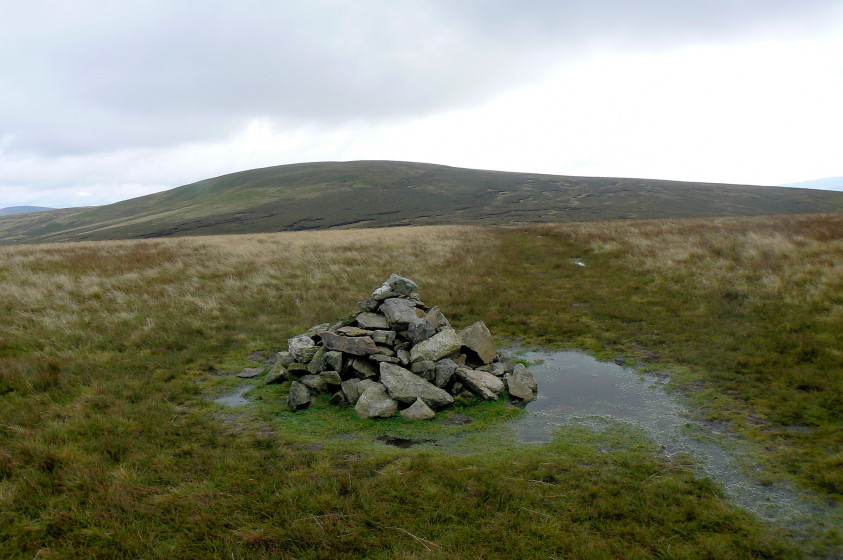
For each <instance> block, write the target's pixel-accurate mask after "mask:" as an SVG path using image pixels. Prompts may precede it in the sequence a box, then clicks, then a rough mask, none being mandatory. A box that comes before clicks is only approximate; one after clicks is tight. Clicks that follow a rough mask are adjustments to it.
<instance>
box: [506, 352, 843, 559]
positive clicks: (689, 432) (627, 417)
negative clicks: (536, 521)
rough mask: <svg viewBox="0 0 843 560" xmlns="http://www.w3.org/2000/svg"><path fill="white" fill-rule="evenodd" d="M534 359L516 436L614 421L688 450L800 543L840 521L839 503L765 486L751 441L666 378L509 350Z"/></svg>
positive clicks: (584, 359)
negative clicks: (668, 386) (671, 388)
mask: <svg viewBox="0 0 843 560" xmlns="http://www.w3.org/2000/svg"><path fill="white" fill-rule="evenodd" d="M509 350H510V351H511V352H512V353H513V354H515V356H516V357H518V358H522V359H524V360H527V361H529V362H530V364H532V365H530V371H531V372H532V373H533V374H534V375H535V377H536V382H537V383H538V386H539V391H538V397H537V398H536V400H535V401H533V402H531V403H528V404H527V405H526V407H525V410H526V411H527V414H525V415H524V416H523V417H522V418H520V419H519V420H517V421H515V422H514V423H513V424H512V428H513V429H514V430H515V432H516V434H517V435H518V437H519V439H521V440H522V441H526V442H542V441H549V440H550V439H551V438H552V436H553V432H554V431H555V430H556V429H557V428H558V427H559V426H562V425H565V424H578V425H586V426H588V427H590V428H592V429H595V430H597V431H599V430H601V429H605V428H609V427H611V423H612V421H621V422H628V423H631V424H633V425H636V426H639V427H640V428H642V429H643V430H644V431H645V432H646V433H647V434H648V436H649V437H650V438H652V439H653V440H654V441H656V442H657V443H658V444H661V446H662V449H663V451H664V453H665V454H666V455H668V456H669V455H673V454H675V453H680V452H681V453H685V454H687V455H688V456H689V457H691V458H692V460H693V462H694V464H695V467H696V468H697V470H698V472H700V473H701V474H703V475H704V476H708V477H709V478H711V479H712V480H714V481H716V482H718V483H719V484H721V485H722V486H723V488H724V491H725V493H726V494H727V496H728V497H729V498H730V499H731V500H732V501H733V502H734V503H735V504H737V505H739V506H741V507H743V508H746V509H748V510H750V511H752V512H753V513H755V514H756V515H758V516H759V517H762V518H764V519H767V520H769V521H772V522H775V523H778V524H782V525H784V526H786V527H787V528H788V529H789V530H790V531H791V532H793V533H795V537H796V539H797V540H798V541H800V542H803V543H806V544H807V543H811V542H812V541H813V542H815V541H816V539H821V537H822V536H823V535H825V534H827V532H828V531H829V530H833V529H834V528H838V527H840V526H841V524H842V523H843V511H841V509H843V508H840V507H836V506H832V505H828V503H826V502H823V501H822V500H821V499H819V498H814V497H812V496H811V495H810V494H809V493H808V492H804V491H802V492H800V491H798V490H797V489H795V488H793V487H792V485H790V484H789V483H788V482H786V481H778V480H777V481H775V482H774V483H773V484H772V485H771V484H770V483H769V481H766V482H764V483H762V482H760V481H758V480H755V479H753V478H752V477H751V476H749V475H748V474H746V473H747V472H748V469H749V470H750V472H751V470H752V469H754V468H759V466H758V465H753V464H752V463H751V459H750V458H749V457H748V455H749V454H748V453H746V451H747V449H748V446H750V445H751V444H750V443H748V442H740V441H738V440H737V439H735V438H730V437H726V436H725V434H723V433H722V432H721V431H720V430H719V429H718V428H717V426H716V425H713V424H705V423H702V422H698V421H695V420H693V419H692V418H691V417H690V415H689V413H688V411H687V409H686V408H685V407H684V406H683V405H682V404H681V403H680V402H679V401H678V399H676V398H675V397H673V396H671V395H669V394H667V393H666V392H665V391H664V389H663V382H664V380H663V379H661V378H658V377H655V376H651V375H647V374H641V373H638V372H635V371H633V370H629V369H625V368H623V367H621V366H619V365H616V364H614V363H609V362H599V361H597V360H595V359H594V358H592V357H591V356H589V355H588V354H585V353H581V352H549V351H535V350H524V349H518V348H512V349H509Z"/></svg>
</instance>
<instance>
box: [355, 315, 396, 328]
mask: <svg viewBox="0 0 843 560" xmlns="http://www.w3.org/2000/svg"><path fill="white" fill-rule="evenodd" d="M356 320H357V326H359V327H361V328H364V329H374V330H389V323H387V321H386V317H384V316H383V315H379V314H377V313H368V312H364V313H360V314H359V315H357V319H356Z"/></svg>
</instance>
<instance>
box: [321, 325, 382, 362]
mask: <svg viewBox="0 0 843 560" xmlns="http://www.w3.org/2000/svg"><path fill="white" fill-rule="evenodd" d="M319 336H320V337H321V338H322V344H324V345H325V348H326V349H328V350H336V351H338V352H342V353H344V354H352V355H354V356H366V355H368V354H377V353H378V352H379V350H378V347H377V346H376V345H375V341H374V340H372V337H370V336H342V335H338V334H334V333H332V332H329V331H323V332H321V333H319Z"/></svg>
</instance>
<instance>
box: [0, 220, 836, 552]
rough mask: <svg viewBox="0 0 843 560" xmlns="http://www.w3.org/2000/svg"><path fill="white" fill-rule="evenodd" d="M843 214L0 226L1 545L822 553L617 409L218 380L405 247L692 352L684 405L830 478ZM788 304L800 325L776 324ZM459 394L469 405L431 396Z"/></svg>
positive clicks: (536, 338)
mask: <svg viewBox="0 0 843 560" xmlns="http://www.w3.org/2000/svg"><path fill="white" fill-rule="evenodd" d="M823 232H824V233H823ZM840 233H841V217H840V216H833V215H832V216H809V217H792V218H778V217H777V218H759V219H731V220H719V221H708V220H679V221H670V222H640V223H636V222H632V223H621V224H613V225H609V224H596V225H591V224H579V225H571V226H547V227H527V228H516V229H491V230H488V229H480V228H456V227H447V228H394V229H388V230H371V231H365V230H361V231H354V232H339V231H337V232H314V233H294V234H275V235H254V236H237V237H209V238H190V239H172V240H148V241H136V242H108V243H84V244H64V245H42V246H18V247H6V248H0V294H2V295H0V319H2V321H3V324H4V329H3V330H2V332H0V552H2V554H0V555H2V556H3V557H9V558H27V559H29V558H33V557H36V556H37V557H38V558H90V557H109V558H137V557H143V558H194V557H200V556H201V557H220V558H222V557H224V558H231V557H234V558H337V557H349V558H352V557H366V558H396V557H398V558H512V557H526V558H532V557H535V558H546V557H555V558H612V557H615V558H706V557H707V558H764V557H767V558H788V557H801V556H803V555H805V554H808V553H811V552H814V553H818V554H823V553H825V554H832V553H833V552H830V551H831V550H832V549H830V548H826V549H823V548H822V546H826V545H823V544H821V543H820V544H816V543H815V544H814V545H812V544H810V543H809V544H808V545H806V547H804V548H802V549H797V548H795V545H793V544H789V543H788V541H787V540H786V538H785V536H784V534H783V533H781V532H780V531H779V530H778V529H775V528H772V527H767V526H765V525H764V524H763V523H761V522H760V521H759V520H757V519H754V518H752V517H751V516H750V515H748V514H747V513H744V512H742V511H739V510H737V509H736V508H734V507H733V506H730V505H729V504H728V502H727V501H726V500H725V498H724V497H723V495H722V493H721V492H720V490H719V489H718V488H717V487H716V486H714V485H713V484H712V483H710V482H709V481H707V480H705V479H698V478H695V477H694V476H693V474H692V471H691V469H689V468H688V466H687V465H686V464H684V462H683V461H682V460H681V459H677V460H668V459H666V458H663V457H661V456H659V455H658V454H657V453H656V450H655V449H654V448H653V445H652V444H651V443H650V442H648V441H647V440H646V439H644V438H642V437H641V436H640V434H637V433H635V432H627V431H623V430H617V431H611V432H605V433H600V434H595V433H593V432H589V431H587V430H583V429H579V428H573V427H572V428H569V429H566V430H564V431H562V432H560V433H559V434H558V435H557V437H556V439H554V440H553V441H552V442H551V443H549V444H545V445H519V444H517V443H515V442H514V441H513V439H512V436H511V434H509V433H508V432H507V430H506V427H505V420H506V419H507V418H510V417H512V416H513V415H517V414H520V412H519V411H517V410H514V409H508V408H505V407H504V406H503V405H502V403H497V404H495V403H481V404H478V405H477V406H472V407H470V408H464V409H459V410H455V411H452V412H449V413H446V414H443V415H441V416H440V417H438V418H437V419H435V420H434V421H433V422H432V424H425V425H421V426H419V425H412V424H407V423H404V422H402V421H401V420H400V419H391V420H388V421H386V422H376V421H372V420H365V421H364V420H359V419H357V418H356V416H355V415H354V413H353V412H352V411H351V410H350V409H348V408H339V409H337V408H333V407H329V406H328V405H327V404H326V403H324V402H320V403H319V404H318V405H317V406H316V407H315V409H313V410H308V411H303V412H301V413H297V414H293V413H291V412H289V411H286V410H284V408H283V406H281V404H280V401H281V400H282V399H283V395H284V392H285V391H286V388H285V387H284V386H280V387H258V388H256V389H254V390H253V391H252V392H250V393H249V394H248V396H249V397H250V398H251V399H252V400H253V404H252V405H249V406H247V407H243V408H226V407H223V406H220V405H217V404H214V403H213V402H212V398H213V397H215V396H219V395H222V394H225V393H227V392H230V391H231V390H233V389H234V388H235V387H237V386H239V385H241V384H245V383H247V382H243V381H241V380H235V379H232V378H231V377H230V374H232V373H234V372H236V371H238V370H239V369H240V368H242V367H243V366H245V365H253V364H252V363H250V362H249V361H247V360H246V359H245V356H246V355H247V354H248V353H249V352H251V351H254V350H261V349H279V348H281V347H282V346H283V344H284V341H285V340H286V338H287V337H288V336H291V335H293V334H295V333H297V332H300V331H302V330H304V329H306V328H308V327H309V326H311V325H312V324H315V323H318V322H321V321H324V320H330V319H332V318H335V317H339V316H342V315H344V314H345V313H347V312H349V311H351V310H353V309H354V306H355V302H356V301H357V300H359V299H363V298H364V297H365V296H366V295H368V293H369V292H370V291H371V290H372V289H373V287H375V286H377V285H378V284H380V282H381V281H382V280H383V279H384V278H385V277H386V276H387V275H388V274H389V273H390V272H393V271H395V272H398V273H401V274H405V275H408V276H410V277H412V278H413V279H414V280H416V281H417V282H418V283H419V284H420V286H421V287H422V297H423V299H425V300H426V301H428V302H429V303H435V304H439V305H440V306H441V307H442V309H443V311H444V312H445V313H446V315H447V316H448V317H449V319H451V321H452V323H454V324H455V325H456V326H464V325H467V324H469V323H470V322H473V321H474V320H477V319H480V318H482V319H484V320H485V321H486V323H487V324H488V325H489V327H490V328H491V330H492V332H494V333H495V334H497V335H500V336H502V337H522V338H524V339H526V340H528V341H531V342H537V343H549V344H554V345H557V346H576V347H581V348H587V349H589V350H591V351H593V352H598V353H602V354H603V355H605V356H614V355H616V354H618V353H623V354H625V355H626V356H627V358H628V359H629V360H630V361H638V360H643V361H644V362H645V364H648V365H649V366H653V367H660V368H663V369H665V370H666V371H684V372H686V373H684V374H682V375H678V376H677V377H678V378H679V382H680V384H682V385H683V386H684V387H686V389H687V390H689V391H696V392H695V393H693V394H694V395H697V398H699V399H700V404H701V405H704V406H705V408H704V409H703V410H702V411H701V412H703V413H706V414H709V415H711V416H712V417H716V418H722V419H726V420H729V421H731V422H732V423H733V424H734V425H735V426H736V428H737V429H739V430H741V431H742V432H743V433H744V434H745V435H746V436H747V437H750V438H755V439H756V440H758V441H761V442H763V443H765V444H766V445H768V446H769V448H770V456H771V457H772V458H773V459H771V462H772V461H773V460H776V461H779V462H781V465H782V467H781V468H782V469H786V470H787V471H788V472H790V473H791V475H792V476H793V477H794V478H795V479H796V480H797V481H799V482H800V483H801V484H805V485H808V486H811V487H812V488H814V489H816V490H818V491H820V492H822V493H824V495H825V496H826V498H827V499H829V500H838V501H839V488H840V486H839V478H838V477H839V474H836V473H837V472H839V470H840V469H839V468H838V467H839V464H840V463H839V461H840V456H839V449H840V428H839V427H840V417H839V408H836V405H838V404H839V398H837V397H835V396H834V393H833V391H834V390H839V384H838V383H837V381H838V379H839V378H835V377H834V375H836V374H835V373H834V370H829V369H828V368H829V367H834V366H835V365H839V362H836V361H835V360H839V355H838V354H835V351H837V350H836V349H839V348H841V345H840V344H837V342H838V341H839V337H840V336H841V331H840V329H839V328H838V326H839V323H836V322H835V321H837V320H838V319H839V309H840V301H839V299H838V298H839V295H838V294H840V293H841V290H840V288H841V286H840V278H841V274H840V270H839V269H840V266H841V263H843V259H840V258H839V257H840V251H841V241H840V238H841V235H840ZM772 240H774V241H776V243H775V244H774V243H772ZM662 245H666V246H671V247H674V248H676V250H677V252H674V253H671V254H670V255H667V254H666V253H665V252H664V251H663V247H662ZM774 246H775V247H778V249H777V250H778V251H779V253H778V254H773V255H772V256H767V257H765V256H764V252H763V251H760V252H759V250H758V248H759V247H762V248H763V247H766V248H767V250H769V251H772V250H773V247H774ZM683 248H684V249H683ZM692 249H693V250H692ZM682 251H685V253H683V252H682ZM694 251H697V252H694ZM682 254H686V257H685V258H684V260H683V257H682ZM657 257H658V258H657ZM668 257H670V258H668ZM575 258H582V259H583V261H584V262H585V263H586V265H587V266H586V267H578V266H576V265H574V264H573V262H572V261H573V259H575ZM710 258H716V259H719V260H718V261H717V262H718V263H719V264H720V266H718V267H717V268H716V269H714V270H712V269H711V267H710V266H709V262H708V260H707V259H710ZM765 263H766V264H765ZM800 272H804V273H805V278H803V277H802V276H800V274H798V273H800ZM718 279H719V280H718ZM776 279H779V280H780V283H777V281H776ZM715 280H717V281H715ZM673 284H677V286H676V287H675V288H673V289H669V288H670V287H671V286H672V285H673ZM729 290H732V291H735V290H737V293H739V294H742V295H741V296H740V298H741V299H739V300H738V301H739V304H738V307H737V310H735V309H734V307H735V301H736V300H735V298H734V296H733V295H731V294H732V292H731V291H729ZM694 302H696V305H691V304H692V303H694ZM772 313H776V314H777V315H772ZM674 314H675V315H678V316H677V317H674ZM797 316H798V317H801V320H802V322H803V324H804V325H805V327H804V328H803V329H801V330H799V331H794V330H792V329H791V330H787V329H778V328H774V327H772V326H771V324H775V325H780V324H781V321H782V319H783V318H784V319H785V320H790V319H789V318H791V317H797ZM724 317H725V318H729V321H727V320H725V319H724ZM721 325H722V328H721ZM750 327H753V328H750ZM724 330H725V332H723V331H724ZM738 333H740V334H741V336H742V337H743V338H747V339H748V340H739V341H738V342H739V344H734V345H731V346H730V345H724V344H720V343H721V342H722V341H724V340H725V341H728V340H729V339H730V337H731V336H732V335H737V334H738ZM777 337H780V338H777ZM828 337H831V338H830V339H829V338H828ZM776 341H780V342H776ZM793 341H802V343H801V346H800V345H799V344H796V345H794V344H790V343H791V342H793ZM829 342H830V343H831V344H830V345H829V349H828V350H825V349H824V348H825V346H824V345H826V344H827V343H829ZM805 348H814V349H815V351H814V352H812V353H810V360H807V359H806V357H807V356H808V354H805V353H804V352H803V350H804V349H805ZM656 354H658V355H657V356H656ZM738 358H744V359H750V358H751V359H752V360H754V361H755V362H756V366H755V367H754V369H747V366H746V365H744V364H743V362H741V361H739V360H737V359H738ZM797 358H799V360H797ZM656 359H658V361H655V360H656ZM800 360H801V361H800ZM767 370H769V372H768V373H767V377H766V378H765V377H764V373H763V372H764V371H767ZM837 371H839V368H838V370H837ZM775 379H783V380H785V381H784V382H781V383H779V384H775V383H773V381H772V380H775ZM797 380H798V382H797ZM803 383H809V384H811V386H816V387H817V388H816V389H812V390H810V391H805V390H803V389H800V388H799V387H800V386H801V384H803ZM765 387H766V388H767V389H766V390H762V389H763V388H765ZM829 393H831V395H829ZM709 397H711V399H713V400H711V401H710V402H707V401H705V400H704V399H708V398H709ZM458 412H462V413H468V414H471V415H472V416H475V417H476V418H477V421H476V422H474V423H472V424H468V425H465V426H454V425H450V424H447V423H445V420H446V419H447V416H448V415H449V414H454V413H458ZM794 423H797V424H799V425H800V426H802V425H804V426H806V427H807V431H805V430H801V429H800V430H793V429H791V427H792V425H793V424H794ZM382 433H389V434H391V435H398V436H404V437H419V436H423V435H424V434H430V437H432V438H433V439H436V440H437V444H427V445H420V446H418V447H415V448H411V449H406V450H403V449H393V448H389V447H385V446H382V445H379V444H376V443H374V442H373V439H374V437H375V436H377V435H379V434H382ZM827 450H837V453H838V454H837V455H835V454H834V453H833V452H832V453H829V452H828V451H827ZM828 546H835V545H834V543H833V539H832V541H831V544H829V545H828Z"/></svg>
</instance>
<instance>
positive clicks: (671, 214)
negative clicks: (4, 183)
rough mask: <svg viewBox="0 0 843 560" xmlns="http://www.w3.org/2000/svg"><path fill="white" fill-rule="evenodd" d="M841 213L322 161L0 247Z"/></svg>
mask: <svg viewBox="0 0 843 560" xmlns="http://www.w3.org/2000/svg"><path fill="white" fill-rule="evenodd" d="M840 210H843V194H841V193H838V192H833V191H815V190H807V189H794V188H782V187H762V186H749V185H723V184H717V183H691V182H680V181H660V180H649V179H619V178H612V177H568V176H561V175H541V174H536V173H505V172H497V171H483V170H476V169H461V168H456V167H447V166H443V165H431V164H421V163H410V162H396V161H353V162H321V163H302V164H295V165H282V166H276V167H267V168H264V169H253V170H249V171H242V172H239V173H232V174H229V175H223V176H221V177H215V178H212V179H206V180H204V181H199V182H197V183H193V184H190V185H185V186H182V187H178V188H174V189H171V190H168V191H164V192H160V193H156V194H151V195H148V196H143V197H139V198H135V199H132V200H126V201H122V202H118V203H116V204H111V205H107V206H100V207H95V208H82V209H64V210H55V211H52V212H47V213H45V214H42V215H29V216H27V215H17V216H4V217H0V243H4V244H10V243H36V242H38V243H43V242H53V241H83V240H93V239H135V238H147V237H172V236H183V235H213V234H231V233H258V232H275V231H290V230H307V229H326V228H347V227H350V228H359V227H387V226H404V225H424V224H484V225H510V224H513V223H519V222H520V223H524V222H569V221H592V220H617V219H650V218H679V217H690V216H741V215H760V214H793V213H817V212H836V211H840Z"/></svg>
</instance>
